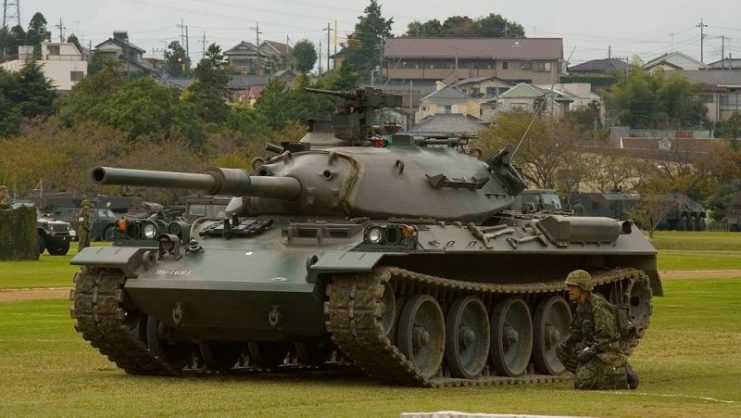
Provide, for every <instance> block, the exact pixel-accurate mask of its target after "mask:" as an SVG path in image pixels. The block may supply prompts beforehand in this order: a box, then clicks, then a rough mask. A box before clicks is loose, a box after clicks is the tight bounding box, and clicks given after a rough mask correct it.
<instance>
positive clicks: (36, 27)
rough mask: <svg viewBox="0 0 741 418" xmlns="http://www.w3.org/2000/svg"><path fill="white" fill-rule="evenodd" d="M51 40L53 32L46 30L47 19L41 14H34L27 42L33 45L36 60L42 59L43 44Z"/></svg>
mask: <svg viewBox="0 0 741 418" xmlns="http://www.w3.org/2000/svg"><path fill="white" fill-rule="evenodd" d="M50 40H51V32H49V30H48V29H47V28H46V18H45V17H44V15H43V14H41V13H40V12H36V13H34V15H33V16H32V17H31V21H30V22H29V23H28V32H26V42H27V43H28V44H29V45H33V55H34V58H36V59H39V58H41V43H42V42H44V41H50Z"/></svg>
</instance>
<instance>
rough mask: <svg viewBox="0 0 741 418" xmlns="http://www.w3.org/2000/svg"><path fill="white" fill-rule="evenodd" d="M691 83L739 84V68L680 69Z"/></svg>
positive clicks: (740, 82) (740, 72) (740, 80)
mask: <svg viewBox="0 0 741 418" xmlns="http://www.w3.org/2000/svg"><path fill="white" fill-rule="evenodd" d="M679 73H680V74H682V75H684V76H685V77H687V80H689V81H691V82H693V83H697V82H700V83H704V84H706V85H709V86H741V69H738V70H720V69H718V70H695V71H680V72H679Z"/></svg>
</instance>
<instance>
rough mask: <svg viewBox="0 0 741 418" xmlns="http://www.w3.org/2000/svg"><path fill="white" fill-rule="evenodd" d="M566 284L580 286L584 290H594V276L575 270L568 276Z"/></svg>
mask: <svg viewBox="0 0 741 418" xmlns="http://www.w3.org/2000/svg"><path fill="white" fill-rule="evenodd" d="M564 283H565V284H567V285H572V286H578V287H581V288H582V289H584V290H592V276H591V275H590V274H589V273H588V272H586V271H584V270H574V271H572V272H571V273H569V275H568V276H566V280H564Z"/></svg>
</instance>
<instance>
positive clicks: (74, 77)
mask: <svg viewBox="0 0 741 418" xmlns="http://www.w3.org/2000/svg"><path fill="white" fill-rule="evenodd" d="M83 77H85V73H83V72H82V71H70V72H69V79H70V81H80V80H82V78H83Z"/></svg>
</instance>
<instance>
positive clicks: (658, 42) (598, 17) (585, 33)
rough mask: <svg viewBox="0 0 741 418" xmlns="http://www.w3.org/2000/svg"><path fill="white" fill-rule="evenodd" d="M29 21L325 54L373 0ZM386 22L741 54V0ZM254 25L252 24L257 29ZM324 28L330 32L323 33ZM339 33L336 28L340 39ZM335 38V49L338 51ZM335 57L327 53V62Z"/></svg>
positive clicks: (77, 4) (398, 5) (54, 3)
mask: <svg viewBox="0 0 741 418" xmlns="http://www.w3.org/2000/svg"><path fill="white" fill-rule="evenodd" d="M16 1H18V2H19V3H20V15H21V24H22V25H23V26H24V27H27V25H28V21H29V19H30V18H31V16H32V15H33V14H34V13H35V12H41V13H43V14H44V16H45V17H46V19H47V21H48V26H49V29H50V30H51V31H52V33H53V34H54V39H59V29H58V28H56V27H55V26H56V25H58V24H59V20H60V19H62V22H63V26H65V27H66V30H65V32H64V33H65V36H67V35H69V34H70V33H72V32H74V33H75V34H77V35H78V37H79V38H80V39H81V41H82V42H83V44H84V45H85V46H87V45H92V46H95V45H96V44H98V43H100V42H102V41H104V40H106V39H107V38H109V37H110V36H111V35H112V32H113V31H114V30H126V31H128V32H129V38H130V41H131V42H132V43H134V44H136V45H138V46H140V47H142V48H144V49H146V50H147V54H146V56H158V57H161V56H162V51H163V50H164V49H165V48H166V47H167V44H168V43H169V42H171V41H173V40H178V39H180V36H181V28H179V27H178V25H180V23H181V21H182V22H183V23H184V24H185V25H187V26H188V34H189V44H190V52H191V56H193V57H194V59H196V60H197V59H199V58H200V57H201V53H202V50H203V39H204V36H205V39H206V43H207V44H210V43H217V44H219V45H220V46H221V47H222V50H226V49H229V48H231V47H232V46H234V45H236V44H237V43H239V42H240V41H242V40H246V41H250V42H253V43H254V42H255V38H256V36H255V35H256V34H255V30H254V27H255V26H256V25H258V24H259V28H260V31H261V32H262V34H261V35H260V38H261V40H263V39H270V40H275V41H281V42H285V41H286V37H288V39H289V42H290V43H291V44H293V43H295V42H296V41H298V40H300V39H309V40H311V41H312V42H314V43H315V44H316V45H317V47H318V42H319V41H320V40H321V42H322V51H323V56H324V53H326V47H327V45H326V42H327V36H326V34H327V32H326V27H327V23H329V24H330V26H331V28H332V30H334V27H335V21H336V22H337V27H338V31H337V33H338V36H339V39H340V41H342V39H343V38H344V37H346V36H347V34H348V33H350V32H352V31H353V28H354V25H355V23H356V22H357V20H358V19H357V18H358V16H360V15H361V14H362V12H363V9H364V8H365V7H366V6H367V5H368V3H369V0H315V1H312V0H272V1H268V0H249V1H247V0H16ZM378 3H379V4H380V5H381V8H382V13H383V15H384V17H386V18H393V19H394V25H393V33H394V34H396V35H401V34H403V33H404V32H405V31H406V27H407V24H408V23H409V22H411V21H414V20H418V21H421V22H423V21H426V20H429V19H439V20H440V21H443V20H445V18H447V17H449V16H454V15H464V16H469V17H472V18H476V17H482V16H486V15H488V14H489V13H492V12H494V13H498V14H501V15H502V16H504V17H505V18H507V19H509V20H513V21H515V22H518V23H520V24H521V25H522V26H523V27H524V28H525V32H526V36H527V37H555V38H563V40H564V51H563V54H564V58H565V59H567V60H569V62H570V63H571V65H574V64H578V63H581V62H584V61H587V60H590V59H595V58H605V57H607V54H608V47H610V46H611V50H612V56H613V57H629V56H633V55H638V56H640V57H641V58H643V59H644V60H649V59H651V58H654V57H656V56H658V55H661V54H663V53H665V52H670V51H672V50H677V51H681V52H684V53H686V54H688V55H690V56H693V57H695V58H697V59H700V29H699V28H698V27H696V26H697V25H698V24H699V23H700V19H703V21H704V23H705V24H706V25H708V26H707V27H705V28H704V30H705V47H704V59H705V62H706V63H709V62H713V61H716V60H718V59H720V56H721V46H722V45H721V42H722V39H721V37H722V36H725V37H726V39H725V55H726V56H728V54H729V53H731V54H732V55H733V56H734V57H739V58H741V0H704V1H699V0H694V1H688V0H622V1H615V0H613V1H599V0H539V1H536V0H517V1H513V0H510V1H499V0H497V1H493V0H489V1H486V0H395V1H389V0H378ZM250 28H252V29H250ZM323 29H324V30H323ZM333 36H334V33H333V34H332V37H333ZM333 42H334V39H332V44H331V50H334V43H333ZM325 59H326V58H325Z"/></svg>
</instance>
